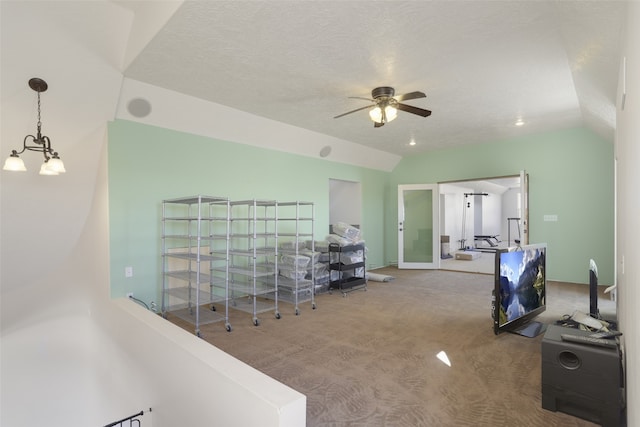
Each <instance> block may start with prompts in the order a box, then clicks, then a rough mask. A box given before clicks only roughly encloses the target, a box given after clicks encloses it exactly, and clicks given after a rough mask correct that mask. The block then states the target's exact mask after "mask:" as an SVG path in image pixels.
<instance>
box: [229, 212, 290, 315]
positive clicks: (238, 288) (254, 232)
mask: <svg viewBox="0 0 640 427" xmlns="http://www.w3.org/2000/svg"><path fill="white" fill-rule="evenodd" d="M229 206H230V216H229V247H228V254H229V262H228V264H227V266H226V272H227V278H228V282H229V290H230V296H229V300H230V307H231V308H233V309H238V310H242V311H245V312H249V313H251V314H252V316H253V317H252V320H253V324H254V325H255V326H258V325H259V324H260V320H259V319H258V314H259V313H263V312H267V311H274V313H275V317H276V319H280V312H279V310H278V279H277V271H278V246H277V228H276V227H277V225H276V223H277V202H275V201H271V200H245V201H232V202H229Z"/></svg>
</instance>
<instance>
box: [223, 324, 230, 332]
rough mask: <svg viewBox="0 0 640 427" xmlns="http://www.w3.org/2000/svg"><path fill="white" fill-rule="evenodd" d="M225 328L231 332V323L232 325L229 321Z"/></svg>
mask: <svg viewBox="0 0 640 427" xmlns="http://www.w3.org/2000/svg"><path fill="white" fill-rule="evenodd" d="M224 328H225V329H226V330H227V332H231V325H230V324H228V323H227V324H226V325H225V326H224Z"/></svg>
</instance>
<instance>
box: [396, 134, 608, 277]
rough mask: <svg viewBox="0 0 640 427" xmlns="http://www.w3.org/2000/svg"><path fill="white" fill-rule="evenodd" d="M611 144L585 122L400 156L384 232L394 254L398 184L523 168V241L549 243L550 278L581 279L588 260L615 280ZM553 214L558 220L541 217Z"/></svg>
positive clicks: (499, 173)
mask: <svg viewBox="0 0 640 427" xmlns="http://www.w3.org/2000/svg"><path fill="white" fill-rule="evenodd" d="M613 148H614V147H613V144H611V143H609V142H606V141H604V140H603V139H602V138H600V137H598V136H597V135H595V134H594V133H592V132H591V131H589V130H586V129H582V128H579V129H570V130H564V131H559V132H550V133H545V134H538V135H534V136H528V137H522V138H514V139H510V140H506V141H500V142H493V143H487V144H481V145H471V146H466V147H461V148H452V149H447V150H439V151H433V152H429V153H425V154H422V155H416V156H409V157H405V158H403V159H402V160H401V161H400V163H399V164H398V166H397V167H396V168H395V169H394V171H393V173H392V175H391V183H390V186H389V188H390V193H389V194H388V196H387V197H388V199H387V209H386V216H387V218H389V221H388V222H387V223H386V227H387V228H386V232H385V236H386V237H387V242H386V248H387V251H388V252H387V256H388V258H387V259H388V260H397V241H398V238H397V226H396V224H397V218H398V214H397V209H395V205H396V204H397V194H398V192H397V186H398V185H399V184H418V183H421V184H427V183H428V184H434V183H438V182H446V181H459V180H466V179H474V178H487V177H497V176H507V175H517V174H519V173H520V171H521V170H526V171H527V173H528V174H529V241H530V242H531V243H543V242H546V243H547V244H548V258H547V259H548V266H547V269H548V274H549V278H551V279H554V280H560V281H567V282H575V283H587V282H588V280H589V276H588V269H589V259H590V258H593V259H594V260H595V261H596V263H597V264H598V273H599V276H600V283H602V284H608V285H611V284H613V274H614V257H613V250H614V152H613ZM544 215H557V216H558V221H557V222H549V221H544V220H543V218H544Z"/></svg>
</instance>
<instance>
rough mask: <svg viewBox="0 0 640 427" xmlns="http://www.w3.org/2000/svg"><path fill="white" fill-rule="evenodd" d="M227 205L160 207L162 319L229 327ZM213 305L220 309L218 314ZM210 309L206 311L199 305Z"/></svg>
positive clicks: (188, 200)
mask: <svg viewBox="0 0 640 427" xmlns="http://www.w3.org/2000/svg"><path fill="white" fill-rule="evenodd" d="M229 212H230V206H229V200H228V199H226V198H223V197H212V196H203V195H198V196H191V197H184V198H178V199H168V200H163V202H162V269H163V274H162V315H163V317H166V316H167V313H171V314H173V315H175V316H177V317H179V318H181V319H183V320H185V321H187V322H189V323H191V324H193V325H195V331H194V332H195V334H196V335H197V336H200V325H202V324H205V323H212V322H217V321H224V324H225V328H226V329H227V331H231V324H230V323H229V282H228V274H227V273H226V270H227V268H228V267H227V266H228V259H229V255H228V251H229V249H228V247H229V245H228V241H229ZM214 304H222V305H223V306H224V310H223V311H220V310H218V309H217V308H216V307H215V305H214ZM206 305H209V307H207V308H206V309H205V310H201V308H202V306H206Z"/></svg>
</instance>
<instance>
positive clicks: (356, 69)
mask: <svg viewBox="0 0 640 427" xmlns="http://www.w3.org/2000/svg"><path fill="white" fill-rule="evenodd" d="M0 7H1V10H2V13H1V14H0V18H1V19H2V26H1V31H2V39H1V40H2V50H1V55H2V73H1V76H0V77H1V79H2V85H1V92H2V104H3V108H2V140H1V141H0V144H2V146H3V147H2V148H3V150H4V151H3V152H5V153H8V152H9V151H8V150H9V149H10V148H15V146H14V142H15V141H18V142H17V143H18V144H19V141H21V140H22V138H23V137H24V135H25V133H27V132H33V129H32V128H33V126H34V123H35V105H34V99H35V98H34V93H33V92H32V91H31V90H30V89H29V88H28V86H27V81H28V79H29V78H31V77H41V78H44V79H45V80H47V81H48V83H49V90H48V91H47V92H46V94H45V95H44V97H43V105H44V107H43V108H44V115H43V122H44V129H45V131H46V132H47V134H50V135H51V136H53V137H55V140H54V141H55V144H56V148H57V149H58V150H59V151H60V153H61V155H63V156H64V159H65V161H67V160H73V159H72V158H70V156H73V155H77V156H79V157H81V154H80V153H79V152H78V154H75V152H74V151H71V150H70V149H69V147H66V146H65V144H70V145H72V146H75V145H78V146H79V147H84V148H85V149H87V150H88V149H96V148H95V147H96V145H93V144H87V141H88V140H87V135H89V134H92V133H93V132H100V129H102V128H103V127H104V124H105V123H106V122H108V121H110V120H113V118H115V117H122V115H121V114H120V112H121V111H122V109H123V107H122V105H123V102H124V101H123V99H124V97H125V96H129V95H130V93H128V92H127V93H125V92H126V83H127V82H131V81H134V82H141V83H142V84H148V85H151V86H152V87H154V88H157V87H159V88H163V89H166V90H168V91H167V92H170V93H178V94H185V95H188V96H189V99H199V100H204V101H205V102H206V103H208V104H210V105H215V106H216V108H217V107H218V106H223V107H225V108H226V109H227V110H231V111H235V110H238V111H240V112H243V114H238V117H240V118H241V117H244V116H249V117H253V116H262V117H265V118H268V119H271V120H273V121H276V122H282V123H285V124H289V125H292V126H294V127H297V128H302V129H307V130H310V131H313V132H307V133H306V135H311V136H315V135H317V134H323V135H328V136H329V137H332V138H337V139H336V140H335V141H349V142H352V143H356V144H361V145H364V146H366V147H370V148H372V149H377V150H382V151H384V152H385V153H391V154H389V157H391V158H392V162H395V161H396V160H393V159H397V158H399V157H398V156H409V155H412V154H414V153H420V152H425V151H429V150H434V149H441V148H448V147H459V146H464V145H468V144H479V143H484V142H487V141H496V140H501V139H506V138H511V137H515V136H519V135H531V134H537V133H540V132H544V131H548V130H556V129H564V128H571V127H576V126H584V127H587V128H589V129H591V130H593V131H594V132H595V133H597V134H599V135H601V136H602V137H603V138H605V139H607V140H610V141H613V135H614V127H615V111H616V108H615V102H616V90H617V84H618V74H619V71H618V70H619V69H620V61H621V59H620V53H619V52H620V36H621V34H622V31H623V28H622V25H623V22H624V17H625V11H626V7H627V2H623V1H605V0H602V1H534V0H531V1H484V0H476V1H349V0H346V1H279V0H270V1H241V0H234V1H222V0H219V1H218V0H217V1H210V0H190V1H130V0H102V1H99V0H94V1H90V2H88V1H55V0H54V1H51V0H47V1H28V2H26V1H12V0H3V1H2V2H0ZM123 77H125V79H123ZM123 81H124V83H123ZM151 86H150V87H151ZM378 86H392V87H394V88H395V90H396V93H397V94H404V93H407V92H412V91H422V92H424V93H425V94H426V98H420V99H413V100H409V101H406V104H409V105H413V106H416V107H420V108H424V109H428V110H431V111H432V112H433V113H432V115H431V116H429V117H426V118H423V117H420V116H416V115H413V114H410V113H407V112H403V111H400V113H399V115H398V118H397V119H396V120H394V121H392V122H390V123H388V124H386V125H385V126H382V127H379V128H374V126H373V122H372V121H371V120H370V119H369V117H368V114H367V111H366V110H361V111H358V112H355V113H353V114H349V115H346V116H344V117H341V118H337V119H336V118H334V117H335V116H336V115H339V114H341V113H344V112H347V111H351V110H355V109H358V108H361V107H366V106H367V105H370V101H367V98H370V97H371V90H372V89H373V88H375V87H378ZM194 97H195V98H194ZM359 98H365V99H359ZM175 108H178V109H179V108H180V107H178V106H176V107H175ZM225 111H226V110H225ZM197 112H198V111H194V110H193V109H191V110H189V115H191V116H194V115H195V114H194V113H197ZM169 114H170V112H169ZM201 114H207V113H202V112H201ZM519 119H521V120H522V121H523V123H524V124H523V125H522V126H516V125H515V123H516V121H517V120H519ZM157 120H160V119H157ZM193 120H194V119H192V121H193ZM238 120H239V122H240V123H245V121H242V120H241V119H238ZM246 123H247V126H248V127H249V128H250V127H251V126H252V124H251V123H250V120H248V121H246ZM270 123H271V122H270ZM153 124H156V125H159V126H162V125H163V123H153ZM205 125H206V126H209V127H210V128H212V127H213V128H215V127H216V126H217V125H216V123H205ZM233 126H236V124H235V123H234V124H233ZM270 129H271V128H270ZM287 129H291V127H287ZM294 129H296V128H294ZM257 131H258V132H263V130H262V128H259V129H258V130H257ZM275 132H277V130H276V131H275ZM268 137H269V138H270V139H271V140H274V139H276V138H278V135H268ZM265 139H267V138H265ZM279 139H282V140H283V141H282V143H283V144H285V143H290V144H299V145H302V144H301V141H300V138H295V136H294V137H291V136H289V137H287V136H282V137H281V138H279ZM292 139H295V141H294V140H292ZM289 140H291V141H289ZM234 141H235V139H234ZM332 141H333V140H332ZM412 141H413V142H415V145H413V146H412V145H410V142H412ZM5 145H6V147H5ZM9 146H11V147H9ZM321 146H322V145H320V147H321ZM279 148H280V149H282V147H279ZM337 148H339V147H335V144H334V152H333V153H336V152H337V150H335V149H337ZM284 149H286V148H284ZM291 151H292V152H294V150H293V148H292V149H291ZM318 151H319V148H318V147H315V148H314V151H312V153H313V155H317V153H318ZM372 152H373V150H372ZM333 153H332V156H334V154H333ZM376 153H379V151H377V152H376ZM374 154H375V153H374ZM5 155H6V154H5ZM336 156H339V154H336ZM34 163H35V160H34ZM392 166H393V165H391V166H389V167H388V168H387V169H389V168H391V167H392ZM35 167H37V165H35ZM375 167H377V166H375Z"/></svg>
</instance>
